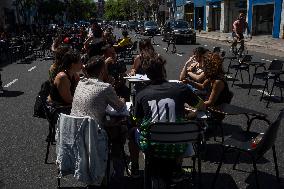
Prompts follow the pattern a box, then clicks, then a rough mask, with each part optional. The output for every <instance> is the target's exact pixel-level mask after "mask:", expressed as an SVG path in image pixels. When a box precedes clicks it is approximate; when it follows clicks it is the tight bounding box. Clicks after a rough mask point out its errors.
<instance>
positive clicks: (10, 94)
mask: <svg viewBox="0 0 284 189" xmlns="http://www.w3.org/2000/svg"><path fill="white" fill-rule="evenodd" d="M22 94H24V92H22V91H7V90H4V93H2V94H0V97H17V96H20V95H22Z"/></svg>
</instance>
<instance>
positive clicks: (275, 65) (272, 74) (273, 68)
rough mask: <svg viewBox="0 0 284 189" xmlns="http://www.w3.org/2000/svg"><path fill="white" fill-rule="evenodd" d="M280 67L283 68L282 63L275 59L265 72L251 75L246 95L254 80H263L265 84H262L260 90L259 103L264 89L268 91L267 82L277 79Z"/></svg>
mask: <svg viewBox="0 0 284 189" xmlns="http://www.w3.org/2000/svg"><path fill="white" fill-rule="evenodd" d="M282 67H283V62H282V61H280V60H276V59H275V60H273V61H272V62H271V64H270V65H269V67H268V69H267V70H265V71H263V72H259V73H255V74H253V78H252V81H251V83H250V88H249V91H248V94H250V91H251V88H252V84H253V82H254V79H255V78H258V79H262V80H264V81H265V84H264V87H263V90H262V95H261V98H260V101H261V100H262V99H263V96H264V91H265V89H268V81H269V80H270V79H275V78H277V77H278V76H279V74H280V73H281V70H282Z"/></svg>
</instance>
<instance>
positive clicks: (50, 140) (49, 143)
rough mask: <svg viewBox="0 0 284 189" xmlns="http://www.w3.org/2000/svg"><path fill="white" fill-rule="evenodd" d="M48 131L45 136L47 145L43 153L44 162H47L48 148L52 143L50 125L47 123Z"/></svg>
mask: <svg viewBox="0 0 284 189" xmlns="http://www.w3.org/2000/svg"><path fill="white" fill-rule="evenodd" d="M48 129H49V133H48V136H47V146H46V154H45V160H44V163H45V164H47V160H48V156H49V148H50V145H51V143H52V135H53V133H52V125H51V124H49V128H48Z"/></svg>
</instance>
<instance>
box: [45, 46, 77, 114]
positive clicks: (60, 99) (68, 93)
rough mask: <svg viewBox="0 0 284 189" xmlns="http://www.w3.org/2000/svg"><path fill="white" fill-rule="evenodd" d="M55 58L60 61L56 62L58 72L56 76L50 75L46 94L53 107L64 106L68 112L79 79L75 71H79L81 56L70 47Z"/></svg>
mask: <svg viewBox="0 0 284 189" xmlns="http://www.w3.org/2000/svg"><path fill="white" fill-rule="evenodd" d="M63 50H65V49H63ZM57 58H58V59H59V60H58V61H61V63H58V65H59V68H57V69H56V70H57V71H56V72H58V73H57V74H56V76H55V77H54V75H55V74H51V76H50V81H51V91H50V94H49V96H48V102H49V104H50V105H51V106H52V107H55V108H56V107H66V111H69V113H70V110H71V104H72V101H73V95H74V92H75V89H76V86H77V83H78V81H79V80H80V77H79V76H78V74H77V72H80V71H81V69H82V63H81V58H80V55H79V54H78V53H76V52H74V51H73V50H72V49H69V50H68V51H67V52H65V53H64V54H61V56H60V58H59V57H57ZM56 72H55V73H56ZM53 77H54V78H53Z"/></svg>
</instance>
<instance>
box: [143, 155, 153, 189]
mask: <svg viewBox="0 0 284 189" xmlns="http://www.w3.org/2000/svg"><path fill="white" fill-rule="evenodd" d="M151 185H152V183H151V174H150V166H149V160H148V157H147V154H145V168H144V189H151V188H152V186H151Z"/></svg>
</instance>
